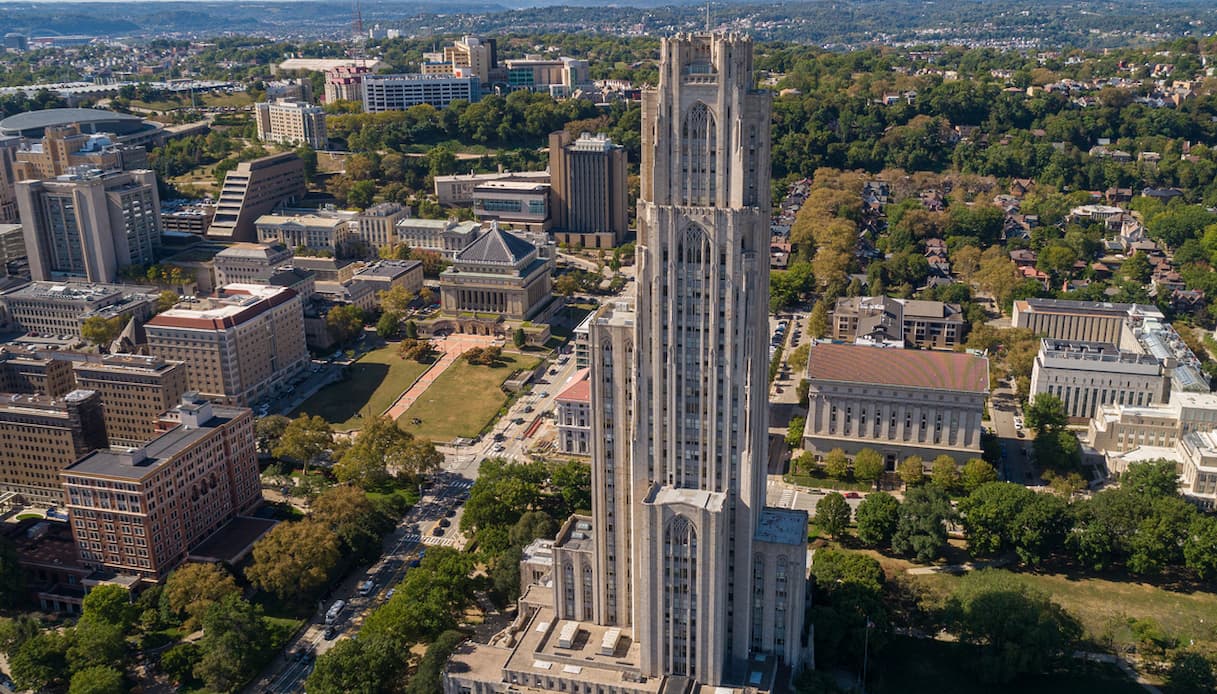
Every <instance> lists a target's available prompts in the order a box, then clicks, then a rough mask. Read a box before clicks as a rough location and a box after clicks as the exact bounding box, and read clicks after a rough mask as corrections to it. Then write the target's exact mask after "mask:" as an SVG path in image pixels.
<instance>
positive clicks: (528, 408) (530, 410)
mask: <svg viewBox="0 0 1217 694" xmlns="http://www.w3.org/2000/svg"><path fill="white" fill-rule="evenodd" d="M534 409H536V408H535V407H533V406H532V405H525V406H524V412H526V413H528V412H532V411H533V410H534Z"/></svg>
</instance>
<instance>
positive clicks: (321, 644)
mask: <svg viewBox="0 0 1217 694" xmlns="http://www.w3.org/2000/svg"><path fill="white" fill-rule="evenodd" d="M432 479H433V482H432V485H433V486H432V488H431V489H429V490H425V492H424V494H423V496H422V498H421V499H420V501H419V503H418V504H416V505H415V506H414V507H413V508H411V509H410V511H409V512H408V513H407V514H406V515H405V517H404V518H402V520H401V521H400V522H399V523H398V524H397V528H396V529H394V531H393V533H392V534H390V535H389V536H387V537H386V538H385V552H384V554H383V555H382V557H381V559H380V561H378V562H377V563H376V564H375V565H373V567H372V568H371V569H369V570H368V572H366V573H360V572H352V574H351V575H350V576H348V577H347V578H346V580H345V581H343V582H342V584H341V585H339V586H338V587H336V588H335V589H334V590H332V591H331V593H330V595H329V597H328V598H327V599H326V600H325V601H324V602H322V603H321V604H319V605H318V608H317V613H316V614H315V615H314V616H313V618H312V619H311V620H310V622H309V624H308V625H307V626H306V627H305V628H304V629H303V630H302V631H301V632H300V633H299V634H298V635H297V636H296V638H295V639H293V640H292V641H291V642H289V643H288V644H287V646H286V647H285V648H284V652H283V653H282V654H281V655H280V656H279V657H278V658H276V659H275V661H274V662H273V663H271V665H270V666H269V667H268V668H267V669H266V671H265V672H264V673H263V674H262V676H261V677H259V678H258V679H257V680H256V681H255V682H254V683H253V684H251V685H250V686H249V687H248V688H247V691H249V692H276V693H283V694H286V693H287V692H300V691H303V690H304V680H305V679H307V678H308V675H309V673H310V672H312V666H313V660H314V659H315V658H316V656H318V655H320V654H322V653H325V652H326V651H327V650H329V649H330V648H332V647H333V645H334V644H335V643H336V642H337V641H338V639H343V638H351V637H352V636H354V635H355V633H356V632H358V631H359V627H360V626H361V625H362V624H363V620H364V618H365V617H366V616H367V614H368V612H369V611H370V610H371V609H373V608H375V607H377V606H378V605H380V604H381V603H383V602H384V601H385V600H387V597H386V595H387V593H388V591H389V590H390V589H392V588H393V587H394V586H396V585H397V584H398V582H400V581H401V579H402V577H403V576H405V573H406V571H408V570H409V568H410V563H411V562H412V561H413V560H415V559H416V558H418V557H419V553H420V552H425V551H426V548H427V547H428V546H446V547H463V546H464V543H465V541H464V539H463V538H462V537H461V536H460V534H459V532H458V530H457V528H458V527H460V517H461V513H462V511H463V509H464V506H463V504H464V498H465V495H466V494H467V493H468V491H469V488H470V487H471V486H472V484H473V482H472V480H470V479H467V478H464V477H462V476H461V475H459V474H456V473H453V472H450V471H448V470H447V469H445V470H443V471H441V472H439V473H437V474H435V475H433V476H432ZM443 518H447V519H448V520H449V522H450V523H451V525H450V526H449V527H447V528H444V529H443V533H442V534H441V535H435V534H434V531H435V529H436V528H439V527H440V526H439V521H440V520H441V519H443ZM367 579H372V580H374V581H375V582H376V585H375V588H373V590H372V592H371V593H370V594H369V595H367V596H363V595H360V594H359V589H358V588H359V584H360V583H362V582H363V581H364V580H367ZM338 600H344V601H346V607H345V608H344V609H343V611H342V614H341V615H340V616H339V618H338V620H337V622H336V625H335V626H336V628H337V633H336V635H335V636H334V637H333V638H330V639H327V638H325V630H326V627H325V612H326V611H327V610H329V608H330V606H331V605H333V604H334V603H335V602H336V601H338Z"/></svg>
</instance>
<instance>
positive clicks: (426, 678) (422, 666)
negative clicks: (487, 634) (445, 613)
mask: <svg viewBox="0 0 1217 694" xmlns="http://www.w3.org/2000/svg"><path fill="white" fill-rule="evenodd" d="M465 638H466V637H465V634H464V633H462V632H460V631H456V630H452V629H450V630H448V631H445V632H444V633H442V634H440V635H439V637H438V638H436V639H435V641H433V642H432V643H431V645H429V646H427V652H426V654H424V655H423V657H422V659H421V660H420V661H419V662H418V668H416V669H415V671H414V676H413V677H411V678H410V683H409V684H408V685H406V690H405V694H434V692H439V691H443V684H444V682H443V674H444V664H445V663H447V662H448V658H449V657H451V656H452V653H453V652H454V651H456V647H457V646H459V645H461V643H462V642H464V640H465Z"/></svg>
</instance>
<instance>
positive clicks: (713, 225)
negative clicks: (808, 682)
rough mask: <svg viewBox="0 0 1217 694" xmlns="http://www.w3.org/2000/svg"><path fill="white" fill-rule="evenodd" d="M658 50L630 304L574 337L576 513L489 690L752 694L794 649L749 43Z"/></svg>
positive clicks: (764, 153) (761, 151)
mask: <svg viewBox="0 0 1217 694" xmlns="http://www.w3.org/2000/svg"><path fill="white" fill-rule="evenodd" d="M661 50H662V58H661V62H660V77H659V85H658V87H657V88H653V89H649V90H647V91H645V92H644V93H643V125H642V128H643V132H642V167H641V170H642V195H641V199H640V200H639V202H638V251H637V253H638V256H637V260H638V277H637V280H638V281H637V296H636V297H635V298H634V299H633V300H630V299H623V300H620V301H615V302H611V303H610V304H608V305H606V306H605V307H604V308H603V309H601V311H600V312H599V313H598V314H597V316H596V317H595V318H594V319H593V320H592V322H591V326H590V335H589V342H590V347H589V349H590V356H591V388H592V395H591V406H592V427H593V435H592V442H593V450H592V489H593V499H592V511H593V512H592V515H591V516H576V517H573V518H572V519H571V520H570V521H568V522H567V523H566V525H565V526H564V527H563V528H562V530H561V531H560V533H559V536H558V538H557V539H556V540H555V541H554V542H553V544H552V547H547V548H546V552H547V553H548V554H547V557H548V558H547V559H545V560H544V561H542V560H541V559H540V558H538V557H536V556H530V557H529V558H526V561H525V568H526V569H527V571H523V572H522V573H523V574H524V575H539V572H538V571H537V569H538V567H539V566H541V565H543V564H544V562H545V561H548V562H549V565H550V567H551V568H550V577H549V582H548V584H544V585H538V586H533V587H531V588H529V589H528V590H527V591H526V593H525V595H524V598H523V599H522V600H521V618H520V620H517V624H516V625H514V626H513V629H515V631H514V632H513V633H511V634H508V635H507V636H506V637H505V638H506V639H507V640H508V641H509V642H511V643H513V644H514V646H513V649H512V650H511V656H510V657H508V659H507V663H506V665H505V666H504V667H503V668H502V673H501V675H500V678H501V682H500V683H499V684H514V685H525V686H530V687H535V688H539V689H550V690H552V689H558V690H562V689H564V688H566V687H567V686H569V687H573V688H566V691H575V692H608V691H610V689H611V690H612V691H637V692H644V691H656V690H657V688H658V687H659V686H660V683H662V682H665V681H667V680H672V686H676V687H677V689H680V688H681V687H683V685H685V684H689V685H706V686H716V687H718V686H721V687H731V686H733V685H734V686H751V687H753V688H756V689H762V690H764V689H769V688H771V687H772V686H773V682H774V680H773V675H774V673H775V671H776V665H777V664H779V663H781V664H784V665H786V666H789V667H797V666H798V665H799V664H800V663H801V661H802V660H803V655H804V652H805V650H806V647H805V646H804V643H805V634H804V631H803V611H804V594H805V577H806V564H807V547H806V538H807V516H806V514H805V513H803V512H801V511H789V510H783V509H766V508H765V507H764V494H765V474H766V467H767V466H766V458H767V442H768V395H767V394H768V369H767V367H768V350H767V340H766V337H767V335H768V330H767V320H766V316H767V310H768V304H769V288H768V272H767V269H768V257H767V249H768V242H769V217H770V202H769V201H770V191H769V183H770V180H769V115H770V96H769V93H768V92H765V91H760V90H757V89H755V88H754V86H753V73H752V43H751V41H750V40H748V39H747V38H744V37H740V36H735V35H726V36H724V35H697V36H686V35H679V36H676V37H674V38H670V39H665V40H664V41H663V43H662V49H661ZM534 588H535V591H534ZM546 591H549V592H548V593H547V592H546ZM534 593H535V594H534ZM546 598H548V599H549V604H548V605H541V602H540V600H544V599H546ZM532 599H538V601H537V602H535V603H530V600H532ZM530 605H532V606H531V607H530ZM529 620H531V621H529ZM546 630H548V631H550V632H552V633H550V634H549V635H548V636H545V635H544V632H546ZM585 632H586V638H583V636H582V635H583V634H584V633H585ZM538 634H541V635H538ZM581 644H582V645H581ZM588 644H590V645H588ZM597 646H599V648H598V649H597ZM521 653H522V655H521ZM478 655H480V656H482V657H485V656H489V655H490V653H489V652H487V651H486V650H484V649H483V650H481V651H480V652H479V653H477V654H467V655H463V656H457V658H455V659H454V664H453V665H454V666H453V667H450V669H449V674H448V684H447V686H448V687H449V689H450V690H451V691H452V692H458V691H461V689H462V688H468V689H470V690H471V691H472V690H474V689H475V687H474V686H472V684H471V682H472V681H473V680H474V679H481V678H474V677H472V676H459V675H457V674H456V673H457V672H459V671H461V670H462V667H463V666H468V667H469V669H471V670H473V669H476V668H475V667H474V666H473V660H474V659H475V658H476V657H477V656H478ZM610 656H611V657H610ZM626 663H628V666H625V664H626ZM538 664H539V669H537V666H538ZM526 665H531V666H533V667H525V666H526ZM623 666H625V667H623ZM594 667H598V668H601V669H599V670H594V671H593V670H592V668H594ZM471 674H472V673H471ZM602 678H603V679H604V681H605V686H604V687H600V686H599V684H598V683H600V682H601V681H602ZM673 678H675V679H673ZM564 680H565V681H564ZM487 684H488V683H486V682H484V681H483V682H481V683H480V685H479V686H477V687H476V689H477V690H478V691H499V690H500V687H499V686H486V685H487ZM673 691H675V690H673ZM682 691H683V689H682Z"/></svg>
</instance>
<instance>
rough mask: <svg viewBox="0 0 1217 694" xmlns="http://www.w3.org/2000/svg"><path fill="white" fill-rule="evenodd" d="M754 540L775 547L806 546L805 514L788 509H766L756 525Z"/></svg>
mask: <svg viewBox="0 0 1217 694" xmlns="http://www.w3.org/2000/svg"><path fill="white" fill-rule="evenodd" d="M755 538H756V539H757V540H760V541H761V542H769V543H772V544H777V545H796V546H801V545H806V544H807V512H806V511H797V510H795V509H789V508H766V509H765V510H763V511H761V516H760V519H759V520H758V521H757V524H756V533H755Z"/></svg>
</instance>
